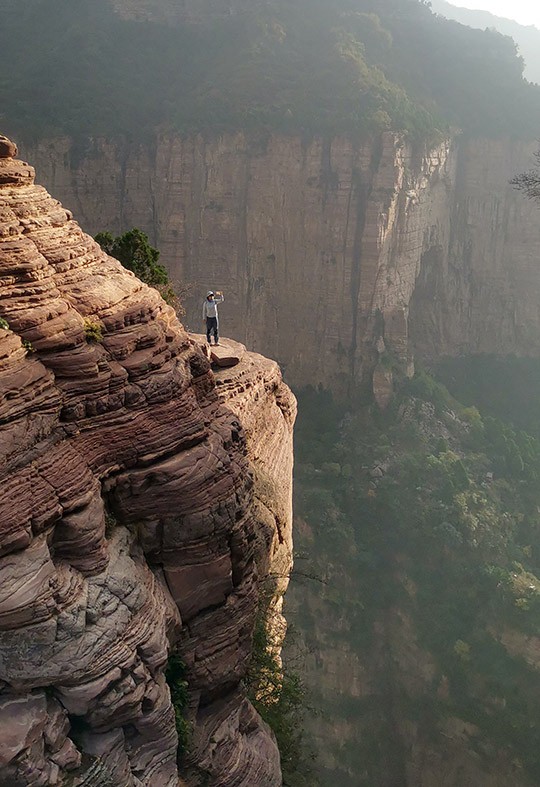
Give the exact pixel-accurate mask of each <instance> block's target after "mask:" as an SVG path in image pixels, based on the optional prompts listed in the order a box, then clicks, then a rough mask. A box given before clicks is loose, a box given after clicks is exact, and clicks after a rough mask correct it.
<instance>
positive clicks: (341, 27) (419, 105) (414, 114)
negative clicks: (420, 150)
mask: <svg viewBox="0 0 540 787" xmlns="http://www.w3.org/2000/svg"><path fill="white" fill-rule="evenodd" d="M125 5H126V4H125ZM223 6H224V9H226V10H227V11H229V13H226V14H225V13H224V14H223V15H219V14H213V15H211V16H210V15H209V16H208V17H207V18H203V19H202V20H201V19H199V20H197V21H193V20H191V21H186V20H183V21H182V20H179V21H178V22H177V23H176V24H165V23H159V22H157V21H156V22H147V21H138V20H136V19H131V20H129V19H123V18H121V17H120V16H118V15H117V14H116V13H115V12H114V9H113V7H112V4H111V2H110V0H5V1H4V3H3V4H2V25H1V26H0V75H1V76H0V106H1V107H2V110H1V115H0V117H2V122H3V125H4V126H5V127H6V130H7V131H9V132H10V133H12V134H15V135H17V136H18V137H19V138H21V137H25V138H29V137H34V138H38V137H41V136H43V135H55V134H69V135H72V136H75V137H78V138H84V137H85V136H92V135H107V136H111V135H119V134H121V135H128V136H129V137H131V138H133V139H136V140H138V139H143V138H148V137H151V136H153V135H154V134H155V133H156V131H158V130H164V131H166V130H174V131H177V132H182V133H191V132H194V131H205V132H212V133H216V132H220V131H224V130H233V129H237V128H244V129H264V130H274V129H278V130H280V131H286V132H294V133H298V132H299V131H301V132H304V133H337V132H354V133H359V134H366V133H370V132H373V131H376V130H380V129H385V128H392V129H403V130H407V131H408V132H410V133H411V134H413V135H416V136H420V137H422V138H424V137H427V136H429V135H433V134H434V133H435V132H437V131H444V130H446V129H447V128H448V127H459V128H462V129H464V130H465V131H469V132H471V133H481V134H495V135H500V134H516V135H523V136H526V137H530V136H531V135H535V134H537V131H538V128H540V88H537V87H535V86H532V85H529V84H528V83H527V82H525V81H524V80H523V79H522V70H523V63H522V61H521V59H520V58H519V57H517V55H516V49H515V45H514V43H513V41H512V39H510V38H506V37H504V36H502V35H500V34H498V33H496V32H494V31H491V30H486V31H480V30H472V29H470V28H467V27H464V26H462V25H460V24H457V23H456V22H452V21H449V20H446V19H443V18H441V17H438V16H436V15H435V14H433V13H432V12H431V10H430V8H429V4H428V3H425V2H421V0H335V2H332V3H330V2H327V0H296V1H295V2H290V0H269V2H265V3H259V2H253V4H249V5H248V7H247V8H246V7H244V8H243V10H242V13H235V8H236V2H234V1H233V0H223Z"/></svg>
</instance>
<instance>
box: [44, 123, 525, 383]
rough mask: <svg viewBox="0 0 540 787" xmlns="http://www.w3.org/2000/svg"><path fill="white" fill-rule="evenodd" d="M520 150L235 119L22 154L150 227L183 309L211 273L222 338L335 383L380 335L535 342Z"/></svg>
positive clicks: (298, 374)
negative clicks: (182, 295) (183, 293)
mask: <svg viewBox="0 0 540 787" xmlns="http://www.w3.org/2000/svg"><path fill="white" fill-rule="evenodd" d="M534 148H535V144H534V143H531V144H524V143H518V142H511V141H508V140H506V141H487V140H476V141H466V140H462V139H459V138H458V139H456V140H454V141H453V142H451V143H450V142H447V143H442V144H439V145H436V146H435V147H434V148H433V149H432V150H429V151H426V150H423V149H417V150H416V149H413V148H411V146H410V145H408V144H407V143H406V142H405V141H404V140H402V139H401V138H399V137H396V136H394V135H392V134H384V135H383V136H382V137H381V138H379V139H376V140H372V141H371V142H365V143H353V142H352V141H351V140H349V139H346V138H336V139H333V140H322V139H312V140H302V139H300V138H295V137H284V136H271V137H268V138H261V137H259V138H256V139H255V138H247V137H246V136H245V135H243V134H236V135H229V136H225V137H221V138H219V139H212V140H205V139H203V138H202V137H196V138H191V139H180V138H172V137H162V138H160V139H159V140H157V142H156V143H155V145H154V146H153V147H152V148H151V149H150V148H142V147H139V146H137V147H130V146H129V145H128V146H123V145H120V144H118V145H114V144H112V143H110V142H106V141H99V140H95V141H92V142H90V143H88V146H87V147H86V148H81V147H78V148H77V149H76V148H75V147H74V146H73V145H72V144H71V143H70V142H69V141H67V140H63V141H62V140H55V141H51V142H43V143H41V144H40V145H39V146H37V147H35V148H34V149H32V151H31V155H32V157H33V159H35V160H37V161H38V162H39V165H40V171H43V172H44V176H45V182H46V183H47V185H48V186H49V188H51V189H53V190H54V191H55V193H56V194H58V195H59V196H60V197H61V198H62V200H63V201H64V202H65V203H66V204H67V205H68V206H71V207H73V208H74V209H76V210H77V212H78V214H79V215H81V216H82V217H83V220H84V222H85V225H86V226H87V227H88V228H89V229H90V230H91V231H92V232H96V231H98V230H102V229H111V230H112V231H114V232H119V231H121V230H125V229H127V228H130V227H132V226H139V227H141V228H143V229H144V230H145V231H147V232H148V233H149V234H150V237H151V239H152V241H153V242H154V243H155V244H156V245H157V246H158V247H159V248H160V249H161V251H162V259H163V261H164V262H165V264H166V265H167V267H168V269H169V270H170V272H171V274H172V276H173V278H177V279H178V280H179V281H181V282H182V283H183V284H187V285H188V286H190V287H191V295H189V296H188V298H187V307H188V314H187V322H188V324H192V325H198V323H199V319H200V317H199V302H200V300H201V297H202V293H203V292H204V291H205V290H206V289H207V288H208V286H212V287H218V288H222V289H224V290H225V291H226V294H227V299H226V303H225V305H224V307H223V308H222V310H221V314H222V322H223V326H224V329H225V330H226V331H227V332H228V333H229V334H230V335H232V336H234V337H235V338H237V339H239V340H240V341H243V342H246V343H247V344H248V345H249V346H251V347H254V348H256V349H258V350H261V351H264V352H265V353H267V354H270V355H272V356H273V357H276V358H278V359H279V361H280V362H281V363H282V365H283V366H284V368H285V371H286V375H287V377H288V379H289V381H290V382H292V383H293V384H295V385H304V384H308V383H310V384H317V383H322V384H324V385H332V386H333V387H334V388H335V389H338V390H342V391H343V390H346V389H348V388H349V387H350V385H351V383H359V382H361V381H362V378H363V375H364V372H365V371H366V370H368V372H369V374H371V371H372V369H373V366H374V364H375V361H376V358H377V351H376V350H375V347H376V346H377V345H378V347H379V352H380V351H381V350H382V349H384V345H383V344H382V343H381V342H380V338H381V337H384V341H385V343H386V346H387V347H389V348H390V349H391V350H392V351H393V352H394V353H395V354H396V355H398V356H400V357H402V358H404V359H406V358H407V357H408V356H409V355H410V354H411V347H415V348H416V349H417V351H418V352H420V353H421V354H422V355H429V356H432V355H437V354H440V353H450V354H452V353H458V352H461V351H486V352H489V351H494V350H496V349H497V350H498V349H501V348H504V351H505V352H516V353H532V352H534V353H536V352H537V351H538V341H539V337H540V316H539V314H538V308H537V303H538V297H537V295H538V287H539V286H540V285H539V279H538V275H537V268H536V265H535V260H536V259H537V256H538V252H539V251H540V224H539V222H538V221H537V218H538V217H537V214H536V207H535V206H534V205H533V204H531V203H529V202H527V201H526V200H525V199H524V198H523V197H522V195H521V194H519V193H517V192H515V191H514V190H513V189H512V188H511V187H510V186H509V184H508V179H509V177H510V176H511V175H513V174H514V173H516V172H519V171H521V170H522V169H523V168H526V167H527V166H529V163H530V160H531V159H530V157H531V154H532V151H533V150H534ZM495 321H496V322H495ZM501 325H502V326H504V327H502V328H501ZM501 339H502V342H501Z"/></svg>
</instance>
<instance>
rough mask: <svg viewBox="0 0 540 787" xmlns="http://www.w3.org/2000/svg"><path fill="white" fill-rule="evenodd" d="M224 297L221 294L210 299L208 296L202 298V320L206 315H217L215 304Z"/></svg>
mask: <svg viewBox="0 0 540 787" xmlns="http://www.w3.org/2000/svg"><path fill="white" fill-rule="evenodd" d="M224 300H225V298H224V297H223V295H220V296H219V298H215V297H214V298H212V300H211V301H209V300H208V298H205V299H204V302H203V306H202V316H203V320H205V319H206V318H207V317H216V318H217V316H218V311H217V305H218V303H223V301H224Z"/></svg>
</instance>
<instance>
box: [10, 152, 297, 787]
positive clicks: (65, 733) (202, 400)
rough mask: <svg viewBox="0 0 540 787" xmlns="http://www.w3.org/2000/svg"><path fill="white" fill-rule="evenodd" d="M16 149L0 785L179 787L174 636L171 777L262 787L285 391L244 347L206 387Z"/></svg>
mask: <svg viewBox="0 0 540 787" xmlns="http://www.w3.org/2000/svg"><path fill="white" fill-rule="evenodd" d="M14 155H15V148H14V146H13V145H12V144H11V143H9V141H7V140H5V139H0V316H1V317H2V320H3V321H2V323H1V324H0V438H1V439H0V521H1V523H2V524H1V528H0V531H1V533H0V535H1V538H0V588H1V591H0V679H1V689H0V732H1V734H0V740H1V742H0V783H1V784H5V785H10V786H11V785H13V787H15V785H21V787H22V785H30V784H32V785H34V784H35V785H52V784H62V783H70V784H73V785H76V784H81V785H83V784H84V785H94V784H95V785H97V784H99V785H103V784H115V785H122V786H123V787H124V785H125V786H126V787H128V786H129V785H152V786H153V787H156V786H158V785H178V784H184V781H183V779H181V778H180V777H179V774H178V770H177V764H176V749H177V734H176V730H175V717H174V710H173V707H172V705H171V699H170V693H169V689H168V687H167V684H166V682H165V677H164V669H165V666H166V662H167V658H168V655H169V652H170V650H171V648H172V647H173V646H174V647H177V648H178V650H179V653H180V655H181V657H182V659H183V661H184V663H185V665H186V669H187V673H186V677H187V680H188V682H189V689H190V703H189V710H188V713H189V718H190V720H191V722H192V724H193V736H192V737H193V746H192V752H191V754H190V757H189V758H188V761H187V763H185V764H184V765H183V766H182V771H181V772H182V777H183V778H185V779H186V780H187V783H188V784H193V785H195V784H199V783H204V784H216V785H217V784H219V785H222V786H223V785H229V786H230V787H235V786H239V785H245V786H246V787H247V786H248V785H250V786H251V785H255V784H260V785H261V786H262V785H265V787H266V785H276V787H277V785H279V784H281V774H280V767H279V754H278V751H277V747H276V745H275V741H274V739H273V736H272V734H271V733H270V731H269V729H268V728H267V727H266V725H265V724H264V723H263V722H262V721H261V719H260V718H259V717H258V715H257V714H256V713H255V711H254V709H253V708H252V707H251V705H250V704H249V702H248V701H247V700H246V698H245V695H244V692H243V689H242V678H243V677H244V675H245V672H246V669H247V665H248V663H249V659H250V653H251V634H252V629H253V624H254V620H255V617H256V614H257V605H258V582H259V581H260V580H261V579H262V578H263V577H264V572H265V571H266V572H273V571H274V570H276V568H278V567H279V568H281V567H283V566H285V567H286V568H288V566H289V563H290V547H291V536H290V524H291V511H290V485H291V466H292V446H291V439H292V438H291V433H292V422H293V420H294V399H293V398H292V396H291V395H290V392H289V391H288V389H287V388H286V387H285V386H284V385H283V383H282V381H281V376H280V373H279V370H278V368H277V366H276V365H275V364H274V363H271V362H268V361H266V360H265V359H262V358H260V357H259V356H249V355H248V354H246V360H245V361H244V363H243V365H241V366H239V368H238V370H237V372H236V374H237V375H238V379H240V378H241V380H242V382H241V384H240V383H238V385H236V384H235V379H236V378H235V373H234V372H233V373H231V374H230V375H229V378H228V379H229V385H228V386H224V385H222V386H221V388H219V389H216V385H215V380H214V377H213V375H212V372H211V371H210V366H209V363H208V361H207V360H206V358H205V357H204V355H203V353H202V352H201V351H200V350H199V349H198V347H197V345H196V343H194V342H193V341H192V340H191V339H190V338H189V336H188V334H187V333H186V331H185V330H184V328H183V327H182V326H181V325H180V324H179V323H178V321H177V319H176V316H175V314H174V312H173V311H172V309H171V308H170V307H168V306H167V305H166V304H165V303H164V302H163V301H162V299H161V298H160V296H159V294H158V293H157V291H155V290H153V289H151V288H148V287H146V286H145V285H143V284H142V283H141V282H140V281H138V280H137V279H136V278H135V277H134V276H133V275H132V274H130V273H129V272H128V271H126V270H125V269H124V268H122V266H121V265H120V264H119V263H117V262H116V261H115V260H113V259H111V258H108V257H107V256H106V255H104V254H103V253H102V252H101V250H100V248H99V247H98V246H97V244H96V243H94V241H93V240H92V239H91V238H90V237H89V236H88V235H85V234H84V233H83V232H82V231H81V229H80V227H79V225H78V224H77V223H76V222H75V221H74V220H73V218H72V214H71V213H70V212H69V211H68V210H66V209H65V208H63V207H62V205H61V204H60V203H59V202H57V201H56V200H55V199H53V198H52V197H50V196H49V194H48V193H47V192H46V190H45V189H44V188H42V187H40V186H36V185H34V170H33V168H32V167H30V166H29V165H27V164H25V163H23V162H21V161H19V160H17V159H15V158H14ZM229 400H230V406H229ZM239 416H241V417H242V418H245V419H246V422H247V423H248V425H249V430H248V434H247V435H246V431H245V430H244V427H243V425H242V423H241V420H240V417H239ZM258 430H261V432H260V434H259V433H258ZM267 434H268V435H271V438H270V437H269V439H268V440H267V441H266V442H265V435H267ZM276 441H279V442H280V445H279V449H278V448H277V446H276ZM282 460H283V464H281V465H280V462H281V461H282ZM263 473H264V474H265V475H266V476H267V477H269V479H270V480H269V482H267V484H266V485H265V486H262V485H261V484H260V482H259V481H258V476H260V475H261V474H263ZM274 489H279V490H280V491H279V494H278V495H277V496H276V498H275V499H273V498H272V490H274ZM263 509H264V510H263ZM278 592H279V589H278Z"/></svg>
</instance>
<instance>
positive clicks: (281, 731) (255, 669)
mask: <svg viewBox="0 0 540 787" xmlns="http://www.w3.org/2000/svg"><path fill="white" fill-rule="evenodd" d="M270 601H271V599H268V598H265V594H264V592H263V594H262V600H261V606H260V609H259V614H258V616H257V621H256V624H255V631H254V633H253V650H252V656H251V662H250V665H249V669H248V673H247V676H246V679H245V685H246V690H247V695H248V697H249V699H250V700H251V702H252V703H253V706H254V707H255V709H256V710H257V711H258V713H259V714H260V715H261V717H262V718H263V720H264V721H265V722H266V723H267V724H268V726H269V727H270V729H271V730H272V731H273V733H274V735H275V736H276V742H277V745H278V749H279V754H280V759H281V771H282V774H283V785H284V787H316V785H317V783H318V782H317V780H316V778H315V776H314V774H313V768H312V763H311V760H312V759H313V756H312V754H311V753H310V752H309V751H308V750H307V748H306V744H305V740H304V727H305V717H306V714H307V712H308V707H307V693H306V688H305V686H304V683H303V681H302V680H301V678H300V675H299V673H298V672H297V671H295V669H294V665H293V664H291V661H290V659H289V660H288V661H286V662H285V663H283V662H282V660H281V658H280V656H279V653H280V648H281V635H282V633H283V628H282V626H283V624H282V622H281V621H280V620H278V619H277V616H276V613H275V612H274V611H272V605H271V603H270ZM287 638H288V640H289V649H290V648H291V644H290V643H291V632H289V634H288V635H287Z"/></svg>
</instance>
